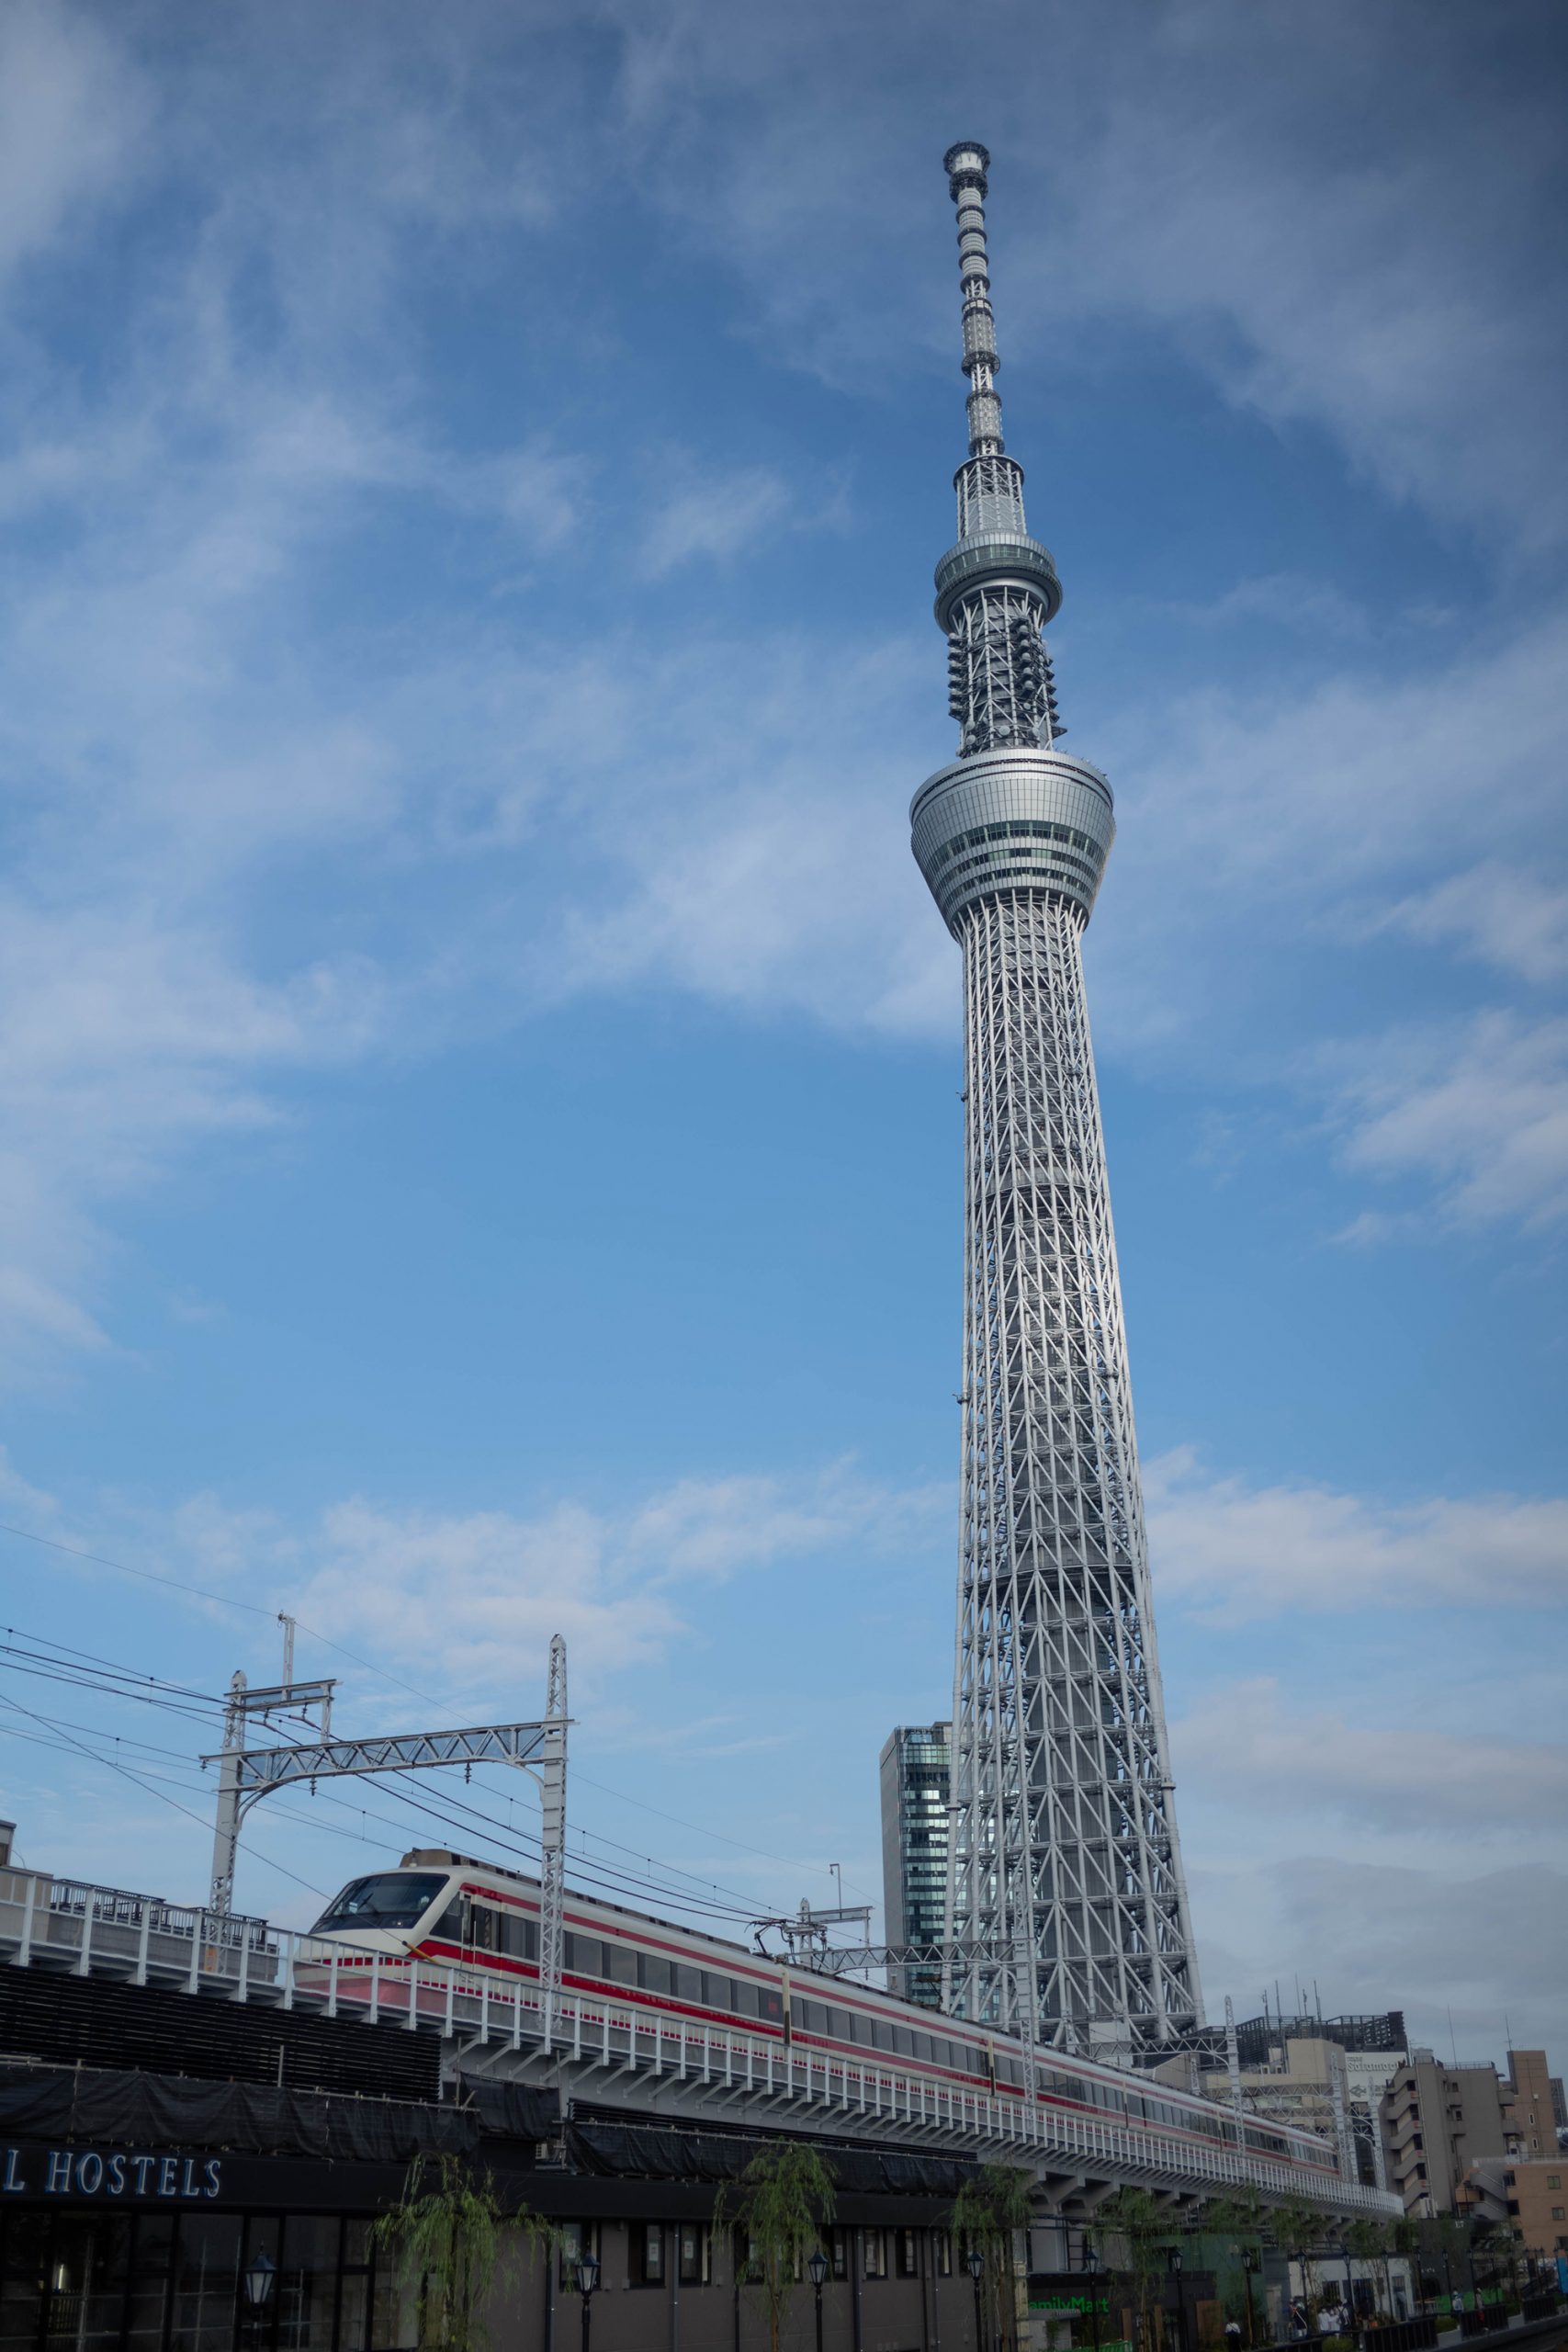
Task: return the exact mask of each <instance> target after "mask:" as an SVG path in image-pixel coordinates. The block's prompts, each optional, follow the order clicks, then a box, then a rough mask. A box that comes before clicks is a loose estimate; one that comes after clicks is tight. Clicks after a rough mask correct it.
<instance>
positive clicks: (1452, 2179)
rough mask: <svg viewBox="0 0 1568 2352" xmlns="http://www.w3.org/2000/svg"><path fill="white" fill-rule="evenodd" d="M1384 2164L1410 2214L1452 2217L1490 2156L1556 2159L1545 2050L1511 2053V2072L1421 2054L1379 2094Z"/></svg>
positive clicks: (1514, 2159)
mask: <svg viewBox="0 0 1568 2352" xmlns="http://www.w3.org/2000/svg"><path fill="white" fill-rule="evenodd" d="M1382 2140H1383V2162H1384V2166H1385V2169H1386V2172H1387V2176H1388V2183H1389V2187H1390V2188H1393V2189H1395V2190H1397V2191H1398V2193H1399V2195H1400V2196H1401V2197H1402V2198H1403V2199H1404V2210H1405V2212H1406V2213H1407V2214H1410V2215H1412V2216H1413V2217H1414V2216H1425V2215H1428V2214H1434V2213H1452V2212H1455V2211H1460V2210H1461V2208H1462V2207H1463V2206H1464V2205H1465V2204H1466V2202H1467V2201H1468V2200H1467V2198H1466V2196H1465V2195H1464V2193H1463V2191H1464V2184H1465V2180H1466V2177H1467V2176H1468V2175H1469V2174H1470V2173H1471V2171H1472V2168H1473V2167H1474V2166H1475V2165H1487V2166H1488V2169H1490V2165H1491V2162H1492V2160H1493V2159H1501V2160H1505V2161H1506V2162H1512V2163H1517V2162H1519V2161H1522V2162H1524V2163H1527V2164H1529V2163H1531V2162H1533V2161H1535V2160H1538V2159H1540V2158H1544V2157H1548V2156H1554V2155H1555V2154H1556V2153H1557V2133H1556V2127H1555V2124H1554V2121H1553V2118H1552V2104H1551V2075H1549V2074H1548V2072H1547V2065H1546V2053H1545V2052H1544V2051H1540V2050H1510V2051H1509V2052H1508V2072H1507V2074H1506V2075H1499V2074H1498V2072H1497V2069H1496V2068H1495V2066H1493V2065H1490V2064H1486V2065H1463V2066H1458V2065H1442V2064H1439V2063H1438V2059H1437V2058H1436V2056H1435V2055H1434V2053H1433V2052H1431V2051H1430V2050H1417V2051H1416V2052H1413V2053H1412V2055H1411V2057H1410V2058H1409V2060H1408V2061H1407V2062H1406V2063H1405V2064H1404V2065H1403V2066H1401V2067H1399V2068H1398V2069H1397V2070H1396V2072H1395V2074H1394V2076H1393V2081H1392V2082H1391V2083H1390V2084H1389V2086H1388V2088H1387V2090H1386V2091H1385V2092H1384V2093H1383V2096H1382Z"/></svg>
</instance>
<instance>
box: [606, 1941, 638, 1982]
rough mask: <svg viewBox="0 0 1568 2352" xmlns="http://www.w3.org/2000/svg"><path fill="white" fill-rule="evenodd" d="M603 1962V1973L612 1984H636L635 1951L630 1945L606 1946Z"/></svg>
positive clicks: (616, 1944)
mask: <svg viewBox="0 0 1568 2352" xmlns="http://www.w3.org/2000/svg"><path fill="white" fill-rule="evenodd" d="M604 1960H605V1969H604V1973H605V1975H606V1976H607V1977H608V1978H609V1981H610V1983H611V1984H612V1985H635V1984H636V1983H637V1951H636V1950H635V1948H634V1947H633V1946H632V1945H631V1944H622V1943H614V1944H606V1945H605V1947H604Z"/></svg>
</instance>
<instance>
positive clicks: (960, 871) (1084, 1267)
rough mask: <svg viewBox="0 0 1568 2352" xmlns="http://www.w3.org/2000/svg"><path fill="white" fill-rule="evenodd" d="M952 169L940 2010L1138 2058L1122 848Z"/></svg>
mask: <svg viewBox="0 0 1568 2352" xmlns="http://www.w3.org/2000/svg"><path fill="white" fill-rule="evenodd" d="M989 161H990V158H989V157H988V155H987V153H986V150H985V149H984V148H983V147H981V146H979V145H977V144H976V143H975V142H974V141H966V142H964V143H963V144H961V145H959V146H956V147H953V148H952V149H950V150H949V152H948V154H947V156H946V158H945V167H946V170H947V173H948V179H949V187H950V189H951V192H952V195H953V202H954V204H955V205H956V206H957V209H958V245H959V255H960V260H959V269H960V277H961V282H962V288H963V304H964V311H963V316H964V362H963V365H964V373H965V374H966V375H967V377H968V378H969V398H968V413H969V456H968V458H967V459H966V461H965V462H964V464H963V465H962V466H960V468H959V469H958V472H957V474H956V476H955V477H954V481H955V487H956V489H957V492H958V539H957V543H956V545H955V546H954V547H953V548H951V549H950V550H949V552H948V553H947V554H946V555H945V556H944V557H943V558H942V562H941V563H940V564H939V566H938V567H937V575H936V589H937V599H936V617H937V621H938V624H939V626H940V627H941V628H942V630H943V631H944V633H945V635H946V637H947V643H948V672H949V679H950V684H951V708H952V711H953V717H954V718H955V719H956V720H957V721H958V725H959V729H960V737H959V756H958V758H957V759H956V760H955V761H954V762H953V764H952V765H951V766H948V767H944V768H942V769H940V770H939V771H938V773H937V774H936V775H933V776H932V777H931V780H930V781H929V782H928V783H927V784H925V785H924V786H922V787H921V789H920V790H919V792H918V793H917V794H916V796H915V800H914V805H913V807H912V809H911V810H910V819H911V822H912V825H913V831H914V850H915V855H916V857H917V859H918V860H919V866H920V870H921V872H922V873H923V874H924V876H925V877H926V880H927V882H928V884H929V885H930V887H931V895H932V896H933V898H934V899H936V902H937V905H938V907H939V908H940V909H941V910H942V917H943V919H944V921H945V922H946V923H947V925H948V928H949V929H950V931H951V932H952V933H953V937H954V938H955V939H956V940H957V941H958V943H959V944H960V946H961V947H962V948H963V950H964V1003H965V1048H964V1050H965V1081H966V1082H965V1094H964V1101H965V1105H966V1111H965V1128H966V1142H965V1185H964V1390H963V1397H962V1403H963V1408H964V1452H963V1500H962V1524H961V1533H960V1564H959V1589H958V1637H957V1658H956V1669H955V1676H954V1691H953V1839H952V1844H951V1849H950V1865H949V1869H950V1877H949V1894H948V1930H947V1933H948V1941H949V1943H950V1944H951V1945H959V1946H963V1945H968V1946H969V1947H970V1948H971V1950H973V1949H974V1948H975V1947H976V1946H977V1947H978V1948H979V1950H980V1951H981V1952H982V1953H983V1954H984V1955H985V1956H984V1957H983V1958H981V1959H979V1960H969V1961H966V1962H964V1963H963V1964H961V1965H957V1966H953V1967H951V1968H950V1976H949V1985H948V1988H947V1989H948V1999H949V2005H950V2006H951V2007H953V2008H955V2009H958V2010H960V2011H962V2012H963V2013H964V2014H965V2015H967V2016H969V2017H972V2018H988V2019H992V2020H995V2021H996V2022H998V2023H1000V2024H1003V2025H1006V2026H1009V2027H1010V2028H1012V2029H1013V2030H1015V2031H1017V2032H1019V2033H1021V2035H1022V2036H1023V2037H1024V2038H1025V2040H1026V2041H1030V2042H1034V2041H1044V2042H1054V2043H1058V2044H1066V2045H1068V2046H1077V2045H1080V2044H1081V2045H1086V2046H1087V2045H1089V2044H1091V2043H1094V2042H1111V2043H1113V2044H1121V2045H1122V2048H1123V2049H1130V2050H1131V2051H1133V2052H1136V2051H1138V2050H1141V2049H1145V2048H1148V2047H1151V2046H1155V2045H1157V2044H1159V2043H1161V2042H1163V2041H1167V2040H1168V2039H1169V2038H1170V2037H1172V2036H1173V2035H1176V2034H1178V2033H1180V2032H1182V2031H1183V2030H1187V2029H1189V2028H1190V2027H1191V2026H1192V2025H1194V2024H1196V2023H1198V2022H1200V2021H1201V1999H1200V1995H1199V1990H1198V1978H1197V1969H1196V1964H1195V1961H1194V1957H1193V1951H1192V1936H1191V1928H1190V1922H1189V1917H1188V1909H1187V1892H1186V1887H1185V1883H1184V1882H1183V1878H1182V1872H1181V1856H1180V1850H1179V1846H1178V1844H1177V1837H1176V1821H1175V1815H1174V1810H1173V1807H1172V1804H1171V1780H1170V1770H1169V1764H1168V1749H1167V1741H1166V1728H1165V1713H1164V1706H1163V1702H1162V1699H1161V1695H1160V1682H1159V1667H1158V1662H1157V1659H1156V1651H1155V1632H1154V1618H1153V1613H1152V1610H1151V1606H1150V1597H1149V1575H1148V1561H1147V1555H1146V1552H1145V1537H1144V1512H1143V1498H1142V1495H1141V1492H1140V1489H1139V1482H1138V1458H1137V1449H1136V1442H1135V1439H1134V1429H1133V1405H1132V1393H1131V1388H1130V1385H1129V1382H1128V1374H1127V1346H1126V1339H1125V1335H1124V1332H1123V1329H1122V1297H1121V1287H1120V1283H1119V1280H1118V1276H1117V1271H1116V1245H1115V1238H1114V1235H1113V1233H1112V1230H1111V1194H1110V1189H1109V1186H1108V1184H1107V1182H1106V1173H1105V1148H1104V1140H1103V1137H1102V1135H1101V1130H1100V1100H1099V1095H1098V1091H1097V1090H1096V1085H1095V1074H1094V1059H1093V1053H1092V1049H1091V1046H1090V1042H1089V1012H1088V1007H1087V1005H1086V1002H1085V998H1084V984H1083V966H1082V961H1081V958H1080V954H1079V942H1080V938H1081V934H1082V932H1083V928H1084V925H1085V924H1086V923H1087V922H1088V921H1089V913H1090V911H1091V910H1092V908H1093V905H1094V900H1095V894H1096V892H1097V891H1098V889H1099V887H1100V876H1101V874H1102V873H1103V871H1104V868H1105V861H1106V858H1107V856H1108V855H1109V854H1110V849H1111V840H1112V838H1113V835H1114V832H1115V824H1114V820H1113V818H1112V813H1111V787H1110V786H1109V785H1108V784H1107V782H1106V780H1105V778H1104V776H1103V775H1100V771H1099V769H1098V768H1094V767H1091V766H1090V765H1089V763H1088V762H1087V761H1084V760H1079V759H1075V758H1071V757H1069V756H1068V755H1067V754H1066V753H1065V752H1063V751H1062V749H1061V742H1060V739H1061V734H1062V729H1061V725H1060V722H1059V720H1058V718H1057V712H1056V699H1055V685H1054V683H1053V679H1052V673H1051V662H1050V657H1049V655H1048V654H1047V652H1046V650H1045V647H1044V644H1043V639H1042V631H1043V628H1045V627H1046V625H1047V624H1048V623H1049V622H1050V621H1051V620H1052V619H1053V618H1054V616H1055V613H1056V611H1057V609H1058V607H1059V606H1060V605H1061V601H1062V590H1061V584H1060V582H1059V581H1058V580H1057V577H1056V571H1055V565H1054V564H1053V562H1052V560H1051V557H1050V555H1049V553H1048V552H1047V550H1046V549H1045V548H1043V547H1042V546H1041V545H1040V543H1039V541H1038V540H1037V539H1032V538H1031V537H1030V536H1029V532H1028V528H1027V526H1026V524H1025V521H1024V513H1023V473H1022V469H1021V467H1020V466H1019V465H1018V464H1017V463H1016V462H1015V460H1014V459H1013V458H1010V457H1008V456H1007V455H1006V454H1005V451H1004V447H1003V443H1002V431H1001V405H1000V402H999V401H998V397H997V391H996V372H997V367H998V358H997V346H996V333H995V324H994V321H993V319H992V315H991V303H990V278H989V275H988V268H987V253H986V216H985V209H984V199H985V196H986V186H987V180H986V175H987V166H988V164H989Z"/></svg>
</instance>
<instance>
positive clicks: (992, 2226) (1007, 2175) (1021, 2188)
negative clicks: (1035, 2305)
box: [953, 2165, 1030, 2345]
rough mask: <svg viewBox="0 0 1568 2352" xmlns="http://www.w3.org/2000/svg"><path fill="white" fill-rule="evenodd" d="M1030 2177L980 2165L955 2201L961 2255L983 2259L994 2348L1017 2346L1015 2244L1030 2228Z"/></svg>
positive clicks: (1006, 2167)
mask: <svg viewBox="0 0 1568 2352" xmlns="http://www.w3.org/2000/svg"><path fill="white" fill-rule="evenodd" d="M1029 2188H1030V2181H1029V2175H1028V2174H1027V2173H1026V2172H1022V2171H1021V2170H1020V2169H1019V2167H1018V2166H1017V2165H981V2167H980V2170H979V2172H978V2173H977V2174H976V2177H975V2178H974V2179H973V2180H966V2181H965V2182H964V2186H963V2188H961V2189H960V2190H959V2192H958V2194H957V2196H956V2197H955V2198H954V2199H953V2236H954V2238H955V2239H956V2241H957V2244H958V2246H959V2248H960V2250H961V2251H962V2250H964V2249H965V2248H967V2247H969V2246H976V2247H978V2249H979V2251H980V2253H981V2254H982V2255H983V2256H984V2257H985V2265H986V2267H985V2269H984V2271H983V2272H982V2273H981V2291H982V2293H983V2295H984V2297H985V2301H986V2309H987V2329H988V2334H989V2336H990V2340H991V2341H992V2342H993V2343H998V2342H999V2343H1001V2344H1003V2345H1011V2344H1013V2343H1015V2342H1016V2340H1017V2335H1018V2292H1017V2286H1016V2282H1015V2278H1014V2273H1013V2240H1014V2238H1015V2236H1016V2235H1017V2233H1018V2232H1019V2231H1020V2230H1024V2229H1027V2228H1028V2226H1029V2211H1030V2208H1029Z"/></svg>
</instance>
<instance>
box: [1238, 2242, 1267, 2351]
mask: <svg viewBox="0 0 1568 2352" xmlns="http://www.w3.org/2000/svg"><path fill="white" fill-rule="evenodd" d="M1262 2261H1263V2249H1262V2247H1261V2246H1256V2245H1249V2246H1246V2247H1244V2248H1243V2250H1242V2256H1241V2283H1242V2285H1243V2287H1244V2288H1245V2289H1246V2290H1247V2352H1252V2346H1253V2345H1254V2344H1255V2343H1256V2341H1257V2336H1256V2335H1255V2333H1254V2329H1253V2324H1252V2274H1253V2272H1254V2271H1255V2270H1257V2269H1258V2268H1259V2267H1260V2266H1261V2264H1262Z"/></svg>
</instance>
